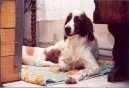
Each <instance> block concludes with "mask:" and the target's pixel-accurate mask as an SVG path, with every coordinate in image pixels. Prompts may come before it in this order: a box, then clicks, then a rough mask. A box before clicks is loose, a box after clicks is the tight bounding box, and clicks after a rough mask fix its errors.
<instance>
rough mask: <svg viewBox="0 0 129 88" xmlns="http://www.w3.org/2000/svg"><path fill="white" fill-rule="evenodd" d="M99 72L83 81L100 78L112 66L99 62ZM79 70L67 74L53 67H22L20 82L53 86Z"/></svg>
mask: <svg viewBox="0 0 129 88" xmlns="http://www.w3.org/2000/svg"><path fill="white" fill-rule="evenodd" d="M99 65H100V67H101V71H100V72H99V73H98V74H96V75H94V76H90V77H86V78H85V79H91V78H94V77H98V76H102V75H105V74H107V73H108V72H110V71H111V69H112V67H113V65H112V64H110V63H109V62H108V63H107V62H105V61H99ZM78 71H79V70H72V71H68V72H63V71H58V70H56V68H55V67H36V66H31V65H22V71H21V78H22V80H24V81H26V82H29V83H34V84H38V85H44V86H47V85H53V84H57V83H64V80H65V79H66V78H67V77H68V76H70V75H73V74H75V73H76V72H78Z"/></svg>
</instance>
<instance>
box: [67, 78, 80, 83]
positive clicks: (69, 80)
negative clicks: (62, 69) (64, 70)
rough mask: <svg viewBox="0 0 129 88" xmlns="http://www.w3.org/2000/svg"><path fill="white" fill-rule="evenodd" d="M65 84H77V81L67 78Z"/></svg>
mask: <svg viewBox="0 0 129 88" xmlns="http://www.w3.org/2000/svg"><path fill="white" fill-rule="evenodd" d="M65 83H66V84H76V83H78V81H77V80H76V79H75V78H73V77H68V78H67V79H66V80H65Z"/></svg>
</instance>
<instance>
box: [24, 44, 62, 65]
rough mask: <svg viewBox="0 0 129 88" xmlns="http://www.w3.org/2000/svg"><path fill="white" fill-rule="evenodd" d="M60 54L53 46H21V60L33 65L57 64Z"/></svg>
mask: <svg viewBox="0 0 129 88" xmlns="http://www.w3.org/2000/svg"><path fill="white" fill-rule="evenodd" d="M60 54H61V51H60V50H59V49H55V48H54V47H53V46H50V47H48V48H40V47H29V46H22V62H23V64H26V65H33V66H58V61H59V60H58V59H59V56H60Z"/></svg>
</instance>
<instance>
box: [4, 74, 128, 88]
mask: <svg viewBox="0 0 129 88" xmlns="http://www.w3.org/2000/svg"><path fill="white" fill-rule="evenodd" d="M4 86H5V87H42V86H39V85H35V84H31V83H26V82H24V81H17V82H12V83H6V84H4ZM48 87H102V88H104V87H110V88H111V87H119V88H125V87H128V88H129V81H126V82H118V83H110V82H107V75H105V76H101V77H96V78H92V79H89V80H83V81H81V82H79V83H78V84H72V85H71V84H70V85H67V84H56V85H52V86H48Z"/></svg>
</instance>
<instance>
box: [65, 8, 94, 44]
mask: <svg viewBox="0 0 129 88" xmlns="http://www.w3.org/2000/svg"><path fill="white" fill-rule="evenodd" d="M64 30H65V36H73V35H76V34H79V35H80V36H81V37H84V36H86V35H87V36H88V39H89V40H91V41H92V40H94V36H93V25H92V22H91V21H90V19H89V18H88V17H87V16H86V14H85V13H84V12H83V11H80V10H74V11H72V12H70V13H69V15H68V16H67V18H66V21H65V26H64Z"/></svg>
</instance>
